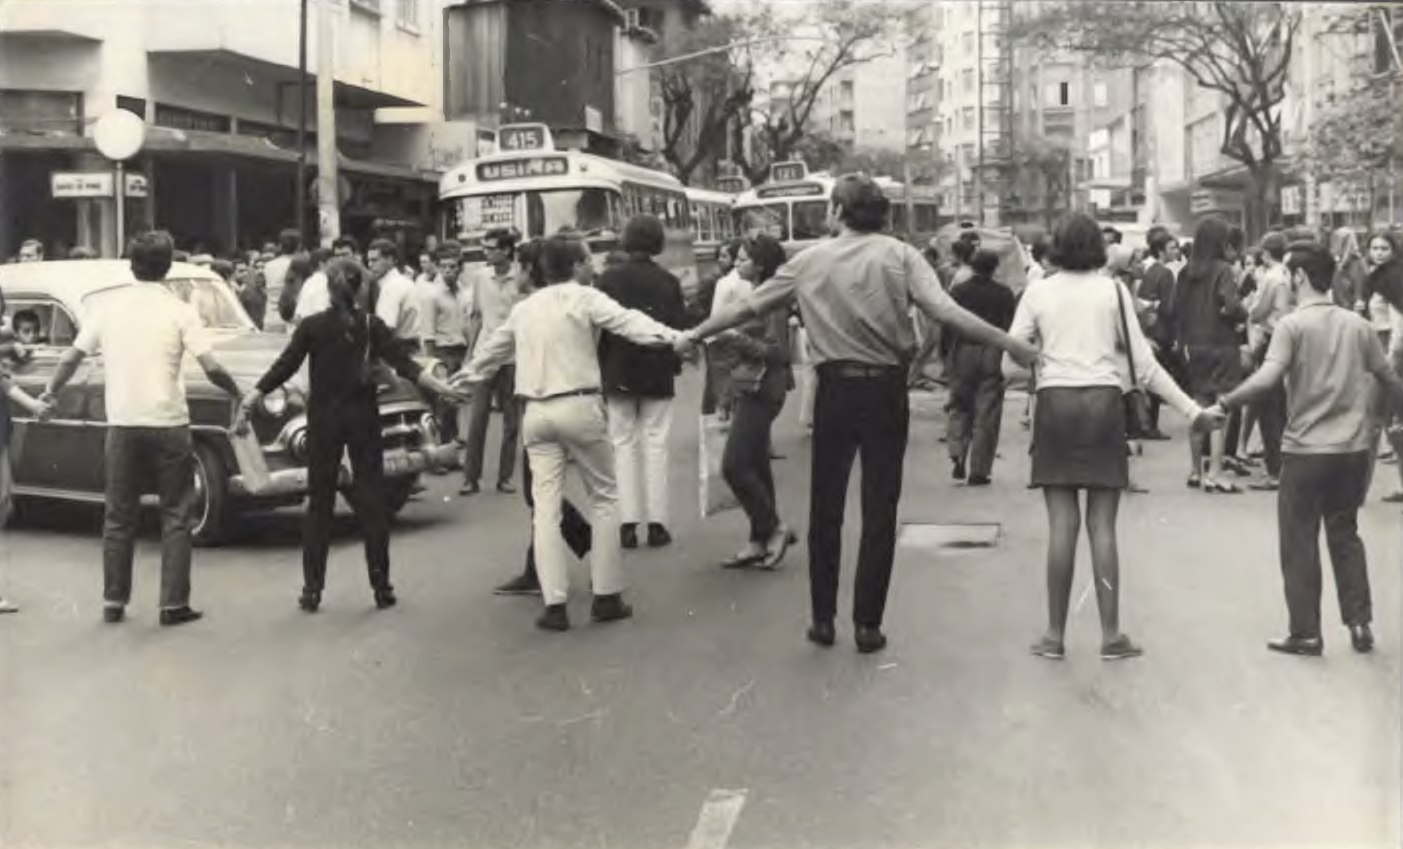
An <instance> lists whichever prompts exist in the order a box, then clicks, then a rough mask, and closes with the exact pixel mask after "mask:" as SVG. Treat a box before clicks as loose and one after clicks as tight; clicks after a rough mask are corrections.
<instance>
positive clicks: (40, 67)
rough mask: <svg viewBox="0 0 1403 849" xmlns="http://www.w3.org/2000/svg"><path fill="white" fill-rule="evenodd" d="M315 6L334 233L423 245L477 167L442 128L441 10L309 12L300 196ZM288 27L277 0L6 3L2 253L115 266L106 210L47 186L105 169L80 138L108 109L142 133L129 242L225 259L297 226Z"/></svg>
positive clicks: (109, 202)
mask: <svg viewBox="0 0 1403 849" xmlns="http://www.w3.org/2000/svg"><path fill="white" fill-rule="evenodd" d="M319 2H327V3H330V4H332V5H331V8H330V13H331V18H332V28H331V37H332V39H333V50H334V53H335V57H336V60H335V64H334V69H333V74H334V78H335V81H334V90H335V108H336V132H337V145H338V148H339V151H340V156H341V159H340V162H339V163H338V164H339V170H340V176H341V180H340V185H341V192H340V197H339V198H338V200H339V202H340V206H341V229H342V231H343V232H345V233H348V234H351V235H354V236H357V237H359V238H361V239H366V238H369V237H370V236H371V235H374V234H376V233H390V232H396V231H397V232H399V233H402V234H407V235H408V237H409V238H411V239H415V238H421V237H422V235H423V233H424V232H426V231H428V230H430V229H431V227H432V220H433V199H434V190H435V183H436V180H437V179H438V174H439V172H440V171H441V170H442V169H444V168H446V167H447V166H448V165H450V164H452V162H453V161H455V160H456V159H459V158H463V157H465V156H470V155H473V154H474V153H475V139H476V137H475V134H474V131H473V128H472V127H471V126H469V125H463V124H453V123H449V122H445V121H444V120H443V103H442V90H443V67H442V50H441V45H442V43H443V37H442V31H441V29H440V22H441V20H442V15H441V5H440V0H312V3H311V4H310V5H311V11H310V13H309V18H310V20H309V26H308V53H307V55H308V57H309V59H308V65H309V72H310V73H309V87H308V91H307V116H308V117H307V144H308V148H309V150H310V151H311V153H310V154H309V156H308V161H309V165H310V166H311V167H310V168H309V172H308V174H307V179H308V182H309V185H308V186H307V187H305V189H306V191H308V192H309V194H310V192H311V182H312V180H313V177H314V174H315V166H316V155H315V150H316V132H315V130H316V126H315V115H316V101H315V78H316V72H317V67H316V62H317V55H318V31H317V25H316V19H317V7H316V5H317V3H319ZM298 17H299V13H298V4H297V3H292V2H285V0H209V2H203V3H200V4H192V3H188V2H181V0H124V2H122V3H120V4H118V3H111V2H106V0H66V2H63V3H54V2H49V0H9V2H6V3H4V4H0V202H3V206H4V208H3V211H2V212H0V256H8V255H10V254H12V253H13V251H14V249H15V247H16V245H17V242H18V241H19V240H22V239H24V238H29V237H36V238H41V239H43V240H44V241H45V242H46V243H47V244H48V245H49V251H50V255H54V254H58V253H63V252H64V251H65V249H66V248H68V247H72V246H76V245H83V246H87V247H90V248H93V249H96V250H98V251H99V252H101V253H103V254H105V255H109V256H112V255H116V253H117V250H118V245H119V243H120V242H121V241H123V240H122V239H119V235H118V234H117V232H116V209H115V202H114V200H113V199H111V198H90V199H66V198H55V197H53V193H52V182H53V179H54V176H55V175H56V174H64V173H71V172H95V171H109V172H110V170H111V167H112V166H111V164H110V163H108V162H107V161H106V160H105V159H103V157H102V156H101V155H99V154H98V152H97V150H96V146H95V144H94V141H93V138H92V129H93V126H94V123H95V122H96V121H97V120H98V119H100V118H101V117H102V116H103V115H104V114H106V113H108V112H109V111H112V110H114V109H125V110H127V111H130V112H133V113H135V114H136V115H138V116H139V117H141V118H143V119H144V121H145V123H146V139H145V143H144V145H143V148H142V150H141V152H140V153H139V154H138V155H137V156H136V157H134V158H133V159H132V160H131V161H129V162H128V163H126V167H127V169H128V171H130V172H134V173H137V174H140V175H141V176H142V177H144V191H138V192H137V194H138V195H144V196H138V197H131V198H128V200H127V203H126V206H127V209H126V216H125V218H126V222H127V229H128V230H129V231H131V230H135V229H137V228H139V227H143V226H159V227H164V228H166V229H169V230H170V231H171V232H172V234H173V235H174V236H175V237H176V239H177V242H178V244H179V245H180V246H181V247H182V248H188V249H190V250H202V251H211V252H229V251H233V250H235V249H237V248H243V247H249V246H252V245H258V244H261V243H263V242H266V241H267V240H269V239H270V238H272V237H273V236H274V235H275V234H276V233H277V232H278V231H279V230H281V229H283V228H285V227H290V226H295V224H296V222H295V220H294V219H295V214H294V209H295V206H296V194H297V192H298V190H299V187H298V186H297V183H296V163H297V159H298V149H297V125H298V120H299V114H298V112H299V110H298V102H299V88H300V83H299V79H300V78H299V72H298V64H299V62H298V29H299V20H298ZM138 188H139V187H138ZM308 207H310V208H311V209H312V210H313V215H312V216H310V217H311V218H312V219H313V220H312V221H307V222H303V223H304V224H305V225H306V226H307V230H308V232H313V233H314V232H315V231H316V228H315V226H314V220H315V216H314V211H315V203H314V201H312V200H310V199H309V201H308Z"/></svg>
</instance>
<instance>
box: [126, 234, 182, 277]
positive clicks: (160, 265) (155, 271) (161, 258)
mask: <svg viewBox="0 0 1403 849" xmlns="http://www.w3.org/2000/svg"><path fill="white" fill-rule="evenodd" d="M174 256H175V240H174V239H172V238H171V234H170V233H167V232H166V231H165V230H147V231H146V232H145V233H140V234H138V235H137V236H136V238H134V239H132V240H131V241H130V242H129V243H127V258H128V260H129V261H130V262H131V268H132V275H133V276H135V277H136V279H138V280H144V281H146V282H149V283H154V282H157V281H160V280H165V279H166V275H167V274H169V273H170V270H171V262H172V261H174Z"/></svg>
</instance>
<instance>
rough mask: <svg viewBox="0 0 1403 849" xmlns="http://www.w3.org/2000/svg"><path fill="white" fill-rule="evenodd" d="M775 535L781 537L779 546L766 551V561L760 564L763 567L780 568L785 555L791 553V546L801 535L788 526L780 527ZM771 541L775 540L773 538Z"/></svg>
mask: <svg viewBox="0 0 1403 849" xmlns="http://www.w3.org/2000/svg"><path fill="white" fill-rule="evenodd" d="M775 537H777V538H778V539H779V546H778V547H777V548H775V549H772V550H770V551H767V552H766V553H765V557H764V562H763V563H761V564H760V568H761V569H775V568H778V566H779V564H780V561H781V560H783V559H784V555H786V554H788V553H789V547H790V546H791V545H793V544H794V543H796V542H798V541H799V537H798V536H797V535H795V533H794V532H793V531H791V530H790V529H788V528H780V529H779V531H777V532H776V533H775ZM771 541H772V542H773V538H772V539H771Z"/></svg>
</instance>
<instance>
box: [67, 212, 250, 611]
mask: <svg viewBox="0 0 1403 849" xmlns="http://www.w3.org/2000/svg"><path fill="white" fill-rule="evenodd" d="M172 252H173V244H172V242H171V237H170V234H168V233H166V232H164V231H152V232H147V233H143V234H142V235H140V236H138V237H136V238H135V239H134V240H132V243H131V246H130V248H129V255H130V257H131V270H132V274H133V275H134V276H135V278H136V279H135V280H134V281H133V282H131V283H128V284H127V285H125V286H117V287H115V288H112V289H104V290H102V291H99V292H97V293H94V294H93V295H91V296H89V297H88V298H87V299H86V300H85V302H84V315H83V320H82V329H81V330H80V332H79V333H78V338H77V339H76V340H74V342H73V347H72V348H69V349H68V350H67V351H65V352H64V353H63V356H62V357H61V358H60V359H59V363H58V367H57V368H56V369H55V371H54V375H53V377H51V378H49V383H48V386H47V387H46V389H45V392H44V395H43V398H42V400H43V401H44V403H45V404H50V405H52V404H53V402H54V399H55V396H56V395H57V394H58V393H59V392H60V391H62V389H63V387H64V386H65V385H66V384H67V383H68V381H69V380H71V379H72V378H73V375H74V373H75V372H76V371H77V370H78V366H79V364H80V363H82V361H83V359H84V358H85V357H90V356H93V355H95V354H97V353H98V352H99V351H100V352H101V353H102V355H103V372H104V373H105V380H106V408H107V445H106V453H105V466H106V474H107V488H106V508H105V516H104V519H103V532H102V538H103V557H102V560H103V563H102V566H103V583H104V592H103V598H104V606H103V618H104V619H105V620H106V621H107V622H109V623H116V622H121V621H122V619H123V618H124V616H125V611H126V606H127V602H129V601H130V600H131V586H132V560H133V556H134V554H135V544H136V525H137V515H138V513H137V510H138V506H139V499H140V497H141V493H142V489H143V488H142V478H143V477H144V475H145V474H146V473H147V470H154V472H155V477H156V488H157V492H158V494H159V495H160V499H161V615H160V620H161V624H162V625H180V624H182V623H185V622H193V621H195V620H196V619H199V618H200V617H201V616H202V615H203V614H201V613H200V612H199V611H197V610H192V609H191V608H190V558H191V530H192V526H193V525H194V522H195V503H196V492H195V452H194V445H193V443H192V441H191V438H190V408H189V406H188V404H187V403H186V398H185V382H184V380H183V379H182V377H181V369H182V364H183V362H184V359H185V357H186V355H187V354H188V355H189V356H192V357H194V358H195V359H196V360H198V361H199V363H200V366H201V367H202V368H203V369H204V371H205V374H206V375H207V376H208V377H209V379H210V381H211V382H212V383H213V384H214V385H215V386H218V387H219V388H220V389H223V390H224V391H225V392H227V393H228V394H229V396H230V398H231V399H234V400H236V401H237V400H238V399H239V397H240V393H239V387H238V384H236V383H235V382H234V378H233V377H232V376H230V374H229V372H227V371H225V369H224V368H223V366H221V365H220V364H219V361H218V360H216V359H215V358H214V355H213V353H211V349H210V340H209V338H208V337H207V335H206V333H205V328H204V326H203V325H202V324H201V323H200V318H199V315H198V314H197V313H196V311H195V309H194V307H192V306H190V305H189V304H187V303H186V302H185V301H183V300H181V298H180V297H179V296H178V295H176V294H175V293H174V292H173V291H172V290H170V289H169V288H167V287H166V286H165V285H164V284H163V282H162V281H164V280H165V277H166V274H167V272H169V271H170V266H171V254H172Z"/></svg>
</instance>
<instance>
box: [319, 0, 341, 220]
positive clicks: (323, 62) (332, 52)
mask: <svg viewBox="0 0 1403 849" xmlns="http://www.w3.org/2000/svg"><path fill="white" fill-rule="evenodd" d="M335 38H336V32H335V21H334V20H333V19H332V16H331V0H317V221H318V224H319V229H320V231H321V245H322V247H324V248H329V247H331V243H332V242H334V241H336V239H337V238H338V237H339V236H340V235H341V207H340V204H339V203H338V202H337V201H338V198H337V197H336V193H337V188H338V185H337V183H338V177H339V175H338V174H337V168H336V166H337V154H336V105H335V104H334V103H333V101H332V98H333V97H334V96H335V92H336V45H335V43H334V39H335Z"/></svg>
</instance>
